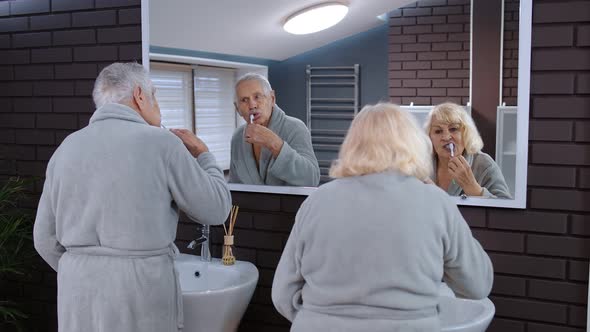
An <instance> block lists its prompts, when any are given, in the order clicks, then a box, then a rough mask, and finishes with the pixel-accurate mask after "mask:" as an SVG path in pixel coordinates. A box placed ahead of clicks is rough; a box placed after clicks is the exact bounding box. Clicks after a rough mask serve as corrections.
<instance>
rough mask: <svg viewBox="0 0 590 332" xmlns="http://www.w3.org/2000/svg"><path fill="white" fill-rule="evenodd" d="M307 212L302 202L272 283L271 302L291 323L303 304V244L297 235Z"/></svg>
mask: <svg viewBox="0 0 590 332" xmlns="http://www.w3.org/2000/svg"><path fill="white" fill-rule="evenodd" d="M307 211H308V209H306V204H305V202H303V204H302V205H301V208H300V209H299V211H298V212H297V215H296V217H295V224H294V225H293V229H292V230H291V234H290V235H289V239H288V240H287V244H286V245H285V249H284V250H283V254H282V255H281V259H280V260H279V264H278V266H277V269H276V271H275V276H274V279H273V282H272V292H271V296H272V302H273V304H274V306H275V308H276V309H277V311H278V312H279V313H280V314H281V315H283V316H284V317H285V318H287V319H288V320H289V321H290V322H293V320H294V319H295V316H296V315H297V313H298V312H299V310H300V309H301V305H302V304H303V300H302V297H301V291H302V289H303V285H304V284H305V280H304V279H303V275H302V273H301V257H302V255H303V242H302V241H301V239H299V234H300V228H301V224H302V220H303V219H305V215H306V214H307Z"/></svg>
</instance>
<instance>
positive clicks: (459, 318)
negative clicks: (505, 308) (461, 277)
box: [438, 283, 496, 332]
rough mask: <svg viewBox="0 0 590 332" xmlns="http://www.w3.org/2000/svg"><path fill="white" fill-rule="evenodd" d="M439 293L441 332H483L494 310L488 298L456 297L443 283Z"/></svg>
mask: <svg viewBox="0 0 590 332" xmlns="http://www.w3.org/2000/svg"><path fill="white" fill-rule="evenodd" d="M439 294H440V296H439V304H438V310H439V314H438V315H439V318H440V324H441V331H442V332H484V331H485V330H486V329H487V328H488V325H490V322H491V321H492V318H493V317H494V313H495V312H496V308H495V307H494V304H493V303H492V301H490V300H489V299H488V298H485V299H482V300H468V299H460V298H457V297H455V294H454V293H453V291H452V290H451V289H450V288H449V287H448V286H447V285H446V284H444V283H443V284H442V285H441V290H440V293H439Z"/></svg>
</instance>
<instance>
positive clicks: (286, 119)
mask: <svg viewBox="0 0 590 332" xmlns="http://www.w3.org/2000/svg"><path fill="white" fill-rule="evenodd" d="M245 129H246V125H243V126H241V127H240V128H238V129H237V130H236V132H235V133H234V135H233V137H232V140H231V166H230V170H229V182H234V183H245V184H267V185H273V186H308V187H315V186H317V185H318V183H320V167H319V166H318V160H317V159H316V156H315V153H314V152H313V146H312V145H311V134H310V133H309V130H308V129H307V127H306V126H305V124H303V122H301V120H299V119H297V118H294V117H291V116H288V115H286V114H285V112H283V110H281V109H280V108H279V107H278V106H276V105H274V106H273V111H272V116H271V118H270V122H269V124H268V129H270V130H272V132H274V133H275V134H277V135H278V136H279V137H280V138H281V139H282V140H283V141H284V143H283V147H282V148H281V151H280V153H279V155H278V156H277V158H276V159H274V158H273V156H272V153H271V152H270V150H268V149H266V148H262V150H261V151H260V166H259V168H257V167H256V159H254V152H253V151H252V144H250V143H248V142H246V140H245V139H244V130H245Z"/></svg>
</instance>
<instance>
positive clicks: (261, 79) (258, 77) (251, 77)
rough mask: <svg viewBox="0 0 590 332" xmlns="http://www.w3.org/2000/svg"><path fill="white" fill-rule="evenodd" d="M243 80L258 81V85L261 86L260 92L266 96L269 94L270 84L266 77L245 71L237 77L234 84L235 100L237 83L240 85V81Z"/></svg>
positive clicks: (236, 99)
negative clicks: (245, 72)
mask: <svg viewBox="0 0 590 332" xmlns="http://www.w3.org/2000/svg"><path fill="white" fill-rule="evenodd" d="M244 81H258V83H260V86H261V87H262V92H263V93H264V95H265V96H267V97H268V96H270V92H271V91H272V88H271V86H270V82H269V81H268V80H267V79H266V77H264V76H262V75H260V74H256V73H247V74H244V75H242V76H241V77H240V78H238V80H237V81H236V84H235V85H234V90H235V92H236V93H235V94H234V101H235V102H237V101H238V85H240V83H242V82H244Z"/></svg>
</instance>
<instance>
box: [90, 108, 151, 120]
mask: <svg viewBox="0 0 590 332" xmlns="http://www.w3.org/2000/svg"><path fill="white" fill-rule="evenodd" d="M108 119H118V120H124V121H131V122H137V123H141V124H145V125H149V124H148V123H147V122H146V121H145V120H144V119H143V118H142V117H141V115H139V113H137V112H136V111H135V110H134V109H132V108H131V107H129V106H126V105H123V104H116V103H108V104H104V105H103V106H101V107H100V108H98V109H97V110H96V111H94V114H93V115H92V117H91V118H90V121H89V123H94V122H97V121H102V120H108Z"/></svg>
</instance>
